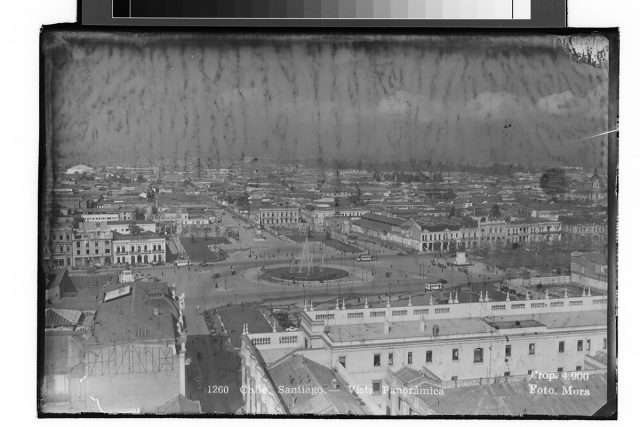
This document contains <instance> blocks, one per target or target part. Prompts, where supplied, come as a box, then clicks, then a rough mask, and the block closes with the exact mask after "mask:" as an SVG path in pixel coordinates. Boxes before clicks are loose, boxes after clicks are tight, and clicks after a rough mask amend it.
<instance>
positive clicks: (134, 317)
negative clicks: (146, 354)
mask: <svg viewBox="0 0 640 427" xmlns="http://www.w3.org/2000/svg"><path fill="white" fill-rule="evenodd" d="M130 285H131V286H132V290H131V293H129V294H127V295H125V296H122V297H120V298H116V299H112V300H110V301H107V302H103V303H102V304H100V306H99V307H98V311H97V312H96V315H95V333H94V335H95V338H96V340H97V342H98V343H99V344H107V343H111V342H113V341H115V342H137V341H155V340H168V341H169V342H174V340H175V336H176V332H175V323H176V321H177V318H178V312H177V308H176V304H175V303H174V301H173V300H172V299H171V297H170V296H169V295H168V293H169V291H168V287H167V284H166V283H164V282H157V283H151V282H135V283H132V284H130ZM154 309H157V315H156V314H154Z"/></svg>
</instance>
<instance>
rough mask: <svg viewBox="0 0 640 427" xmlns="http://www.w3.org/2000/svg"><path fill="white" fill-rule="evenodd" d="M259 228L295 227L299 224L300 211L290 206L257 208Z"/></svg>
mask: <svg viewBox="0 0 640 427" xmlns="http://www.w3.org/2000/svg"><path fill="white" fill-rule="evenodd" d="M258 221H259V224H260V225H261V226H274V225H275V226H283V227H297V226H298V224H299V223H300V209H298V208H297V207H292V206H268V207H267V206H263V207H260V208H258Z"/></svg>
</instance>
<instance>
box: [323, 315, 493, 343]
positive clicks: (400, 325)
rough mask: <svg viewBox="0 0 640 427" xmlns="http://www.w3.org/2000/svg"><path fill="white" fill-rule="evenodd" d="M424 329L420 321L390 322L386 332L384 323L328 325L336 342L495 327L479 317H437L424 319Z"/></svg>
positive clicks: (478, 331) (481, 330) (475, 331)
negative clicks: (386, 332)
mask: <svg viewBox="0 0 640 427" xmlns="http://www.w3.org/2000/svg"><path fill="white" fill-rule="evenodd" d="M424 324H425V328H424V331H421V330H420V321H405V322H389V323H388V325H389V327H390V331H389V333H388V334H385V333H384V326H385V324H384V323H380V322H379V323H362V324H353V325H332V326H328V327H327V329H328V332H327V335H328V336H329V337H330V338H331V339H332V340H333V341H335V342H351V341H362V340H382V339H394V338H414V337H415V338H417V337H432V336H433V331H434V328H435V327H436V326H437V327H438V335H440V336H442V335H465V334H483V333H490V332H492V331H493V328H492V327H491V326H489V325H487V324H486V323H485V322H483V321H482V320H480V319H477V318H466V319H437V320H426V321H424Z"/></svg>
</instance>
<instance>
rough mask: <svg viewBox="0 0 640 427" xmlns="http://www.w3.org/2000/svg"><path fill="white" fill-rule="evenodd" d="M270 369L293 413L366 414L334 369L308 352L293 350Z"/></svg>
mask: <svg viewBox="0 0 640 427" xmlns="http://www.w3.org/2000/svg"><path fill="white" fill-rule="evenodd" d="M269 373H270V374H271V377H272V378H273V381H274V383H275V384H276V385H277V386H278V388H279V391H280V395H281V396H282V398H283V400H284V402H285V403H286V404H287V406H288V408H289V412H290V413H292V414H314V415H332V414H355V415H362V414H364V411H363V410H362V408H361V406H360V404H359V403H358V401H357V400H355V398H354V397H353V396H352V395H351V393H349V391H348V388H347V386H346V384H344V383H343V382H342V381H341V380H340V378H338V377H337V376H336V375H335V374H334V373H333V371H331V370H330V369H329V368H327V367H325V366H322V365H320V364H319V363H316V362H313V361H311V360H309V359H307V358H305V357H304V356H301V355H299V354H293V355H291V356H290V357H287V358H286V359H284V360H282V361H281V362H280V363H278V364H277V365H275V366H273V367H271V368H269ZM334 382H335V384H336V387H335V388H334V386H333V384H334ZM310 390H315V391H310Z"/></svg>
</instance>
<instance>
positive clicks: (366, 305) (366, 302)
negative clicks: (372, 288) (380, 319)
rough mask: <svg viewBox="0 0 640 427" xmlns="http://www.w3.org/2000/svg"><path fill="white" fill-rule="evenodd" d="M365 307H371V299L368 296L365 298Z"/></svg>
mask: <svg viewBox="0 0 640 427" xmlns="http://www.w3.org/2000/svg"><path fill="white" fill-rule="evenodd" d="M364 308H369V299H368V298H365V299H364Z"/></svg>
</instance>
